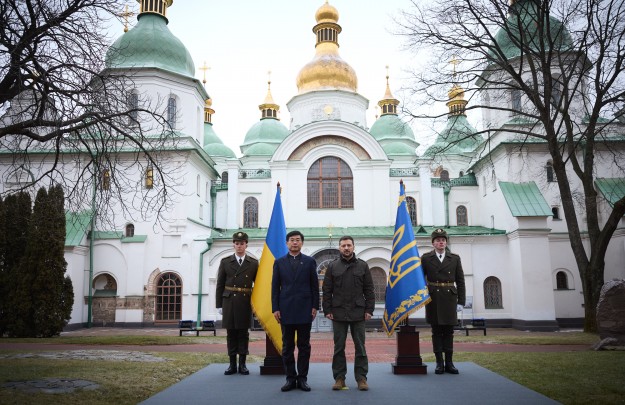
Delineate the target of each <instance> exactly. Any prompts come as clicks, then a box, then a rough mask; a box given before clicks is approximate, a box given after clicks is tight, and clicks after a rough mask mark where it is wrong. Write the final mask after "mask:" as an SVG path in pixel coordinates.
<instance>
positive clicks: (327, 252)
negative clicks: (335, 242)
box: [313, 249, 341, 311]
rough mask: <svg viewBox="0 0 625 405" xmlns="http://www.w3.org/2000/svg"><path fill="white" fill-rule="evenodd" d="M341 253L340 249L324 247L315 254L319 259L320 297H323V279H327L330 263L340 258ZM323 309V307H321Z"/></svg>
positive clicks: (317, 259) (316, 258)
mask: <svg viewBox="0 0 625 405" xmlns="http://www.w3.org/2000/svg"><path fill="white" fill-rule="evenodd" d="M340 256H341V253H340V252H339V251H338V249H323V250H321V251H319V252H317V253H315V254H314V255H313V257H314V258H315V260H316V261H317V278H318V280H319V296H320V297H319V298H321V295H322V291H323V280H324V279H325V274H326V270H327V269H328V265H329V264H330V263H331V262H332V261H334V260H335V259H337V258H339V257H340ZM321 311H323V308H321Z"/></svg>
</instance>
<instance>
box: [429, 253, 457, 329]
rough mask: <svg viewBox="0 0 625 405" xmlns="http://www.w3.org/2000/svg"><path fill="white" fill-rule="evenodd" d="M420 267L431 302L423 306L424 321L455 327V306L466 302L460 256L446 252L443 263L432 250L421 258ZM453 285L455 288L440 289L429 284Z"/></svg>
mask: <svg viewBox="0 0 625 405" xmlns="http://www.w3.org/2000/svg"><path fill="white" fill-rule="evenodd" d="M421 267H422V268H423V273H424V274H425V280H426V282H428V290H429V291H430V298H432V301H431V302H430V303H429V304H427V305H426V306H425V320H426V321H427V323H429V324H430V325H456V324H457V323H458V316H457V312H456V305H457V304H460V305H463V306H464V304H465V302H466V287H465V284H464V272H463V271H462V263H461V262H460V256H458V255H457V254H455V253H451V252H446V253H445V257H444V258H443V262H442V263H441V261H440V259H439V258H438V257H437V256H436V251H434V250H432V251H430V252H427V253H425V254H423V256H421ZM432 282H434V283H455V286H453V287H451V286H449V287H440V286H433V285H431V284H430V283H432Z"/></svg>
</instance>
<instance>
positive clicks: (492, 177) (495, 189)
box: [491, 170, 497, 191]
mask: <svg viewBox="0 0 625 405" xmlns="http://www.w3.org/2000/svg"><path fill="white" fill-rule="evenodd" d="M491 180H492V182H493V191H497V176H496V175H495V171H494V170H493V172H492V174H491Z"/></svg>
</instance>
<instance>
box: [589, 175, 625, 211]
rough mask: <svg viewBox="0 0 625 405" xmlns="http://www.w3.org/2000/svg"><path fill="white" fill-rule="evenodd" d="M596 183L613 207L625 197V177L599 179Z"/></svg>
mask: <svg viewBox="0 0 625 405" xmlns="http://www.w3.org/2000/svg"><path fill="white" fill-rule="evenodd" d="M595 185H596V186H597V189H599V192H600V193H601V194H602V195H603V197H604V198H605V199H606V200H608V203H609V204H610V206H611V207H614V204H615V203H616V202H617V201H618V200H620V199H621V198H623V197H625V179H623V178H617V179H597V180H595Z"/></svg>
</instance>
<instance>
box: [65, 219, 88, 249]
mask: <svg viewBox="0 0 625 405" xmlns="http://www.w3.org/2000/svg"><path fill="white" fill-rule="evenodd" d="M90 222H91V211H81V212H66V213H65V246H79V245H80V242H81V241H82V240H83V238H84V237H85V234H86V233H87V229H89V223H90Z"/></svg>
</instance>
